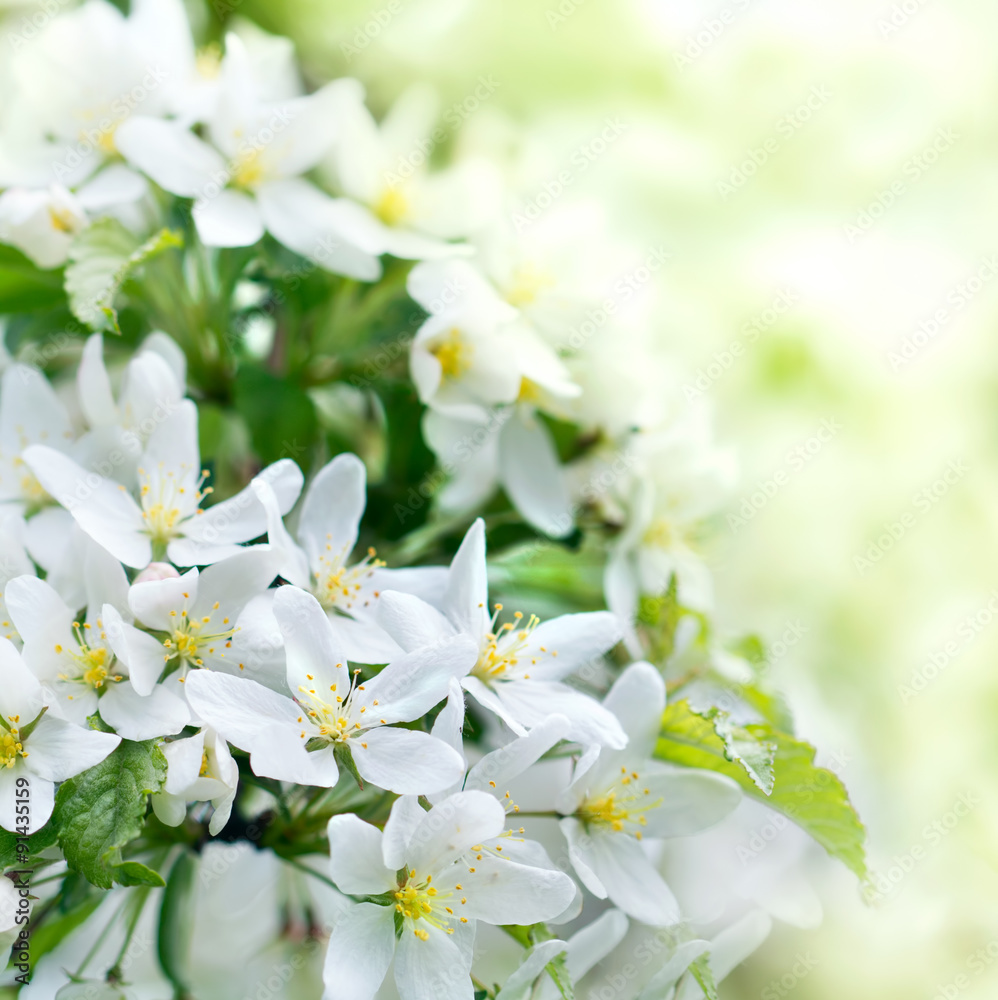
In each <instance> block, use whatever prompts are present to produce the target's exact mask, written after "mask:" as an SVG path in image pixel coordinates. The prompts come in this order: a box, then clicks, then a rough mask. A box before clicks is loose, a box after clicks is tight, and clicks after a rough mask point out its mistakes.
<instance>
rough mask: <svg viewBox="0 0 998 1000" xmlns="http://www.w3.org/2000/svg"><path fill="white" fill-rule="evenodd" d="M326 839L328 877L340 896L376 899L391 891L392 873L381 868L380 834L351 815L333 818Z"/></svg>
mask: <svg viewBox="0 0 998 1000" xmlns="http://www.w3.org/2000/svg"><path fill="white" fill-rule="evenodd" d="M326 831H327V833H328V836H329V877H330V878H331V879H332V880H333V881H334V882H335V883H336V885H337V887H338V888H339V890H340V892H345V893H347V894H349V895H352V896H363V895H367V894H370V895H372V896H373V895H377V894H378V893H381V892H387V891H388V890H390V889H393V888H395V884H396V883H395V870H394V869H391V868H386V867H385V861H384V856H383V855H382V851H381V839H382V833H381V831H380V830H379V829H378V828H377V827H376V826H371V824H370V823H365V822H364V821H363V820H362V819H361V818H360V817H359V816H356V815H355V814H353V813H344V814H341V815H339V816H334V817H333V818H332V819H331V820H330V821H329V825H328V826H327V828H326Z"/></svg>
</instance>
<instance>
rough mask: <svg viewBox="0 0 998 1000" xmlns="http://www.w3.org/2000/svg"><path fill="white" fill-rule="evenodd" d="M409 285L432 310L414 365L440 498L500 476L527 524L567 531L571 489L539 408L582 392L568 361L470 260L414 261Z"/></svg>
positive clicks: (491, 485)
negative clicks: (443, 476)
mask: <svg viewBox="0 0 998 1000" xmlns="http://www.w3.org/2000/svg"><path fill="white" fill-rule="evenodd" d="M408 288H409V294H410V295H411V296H412V297H413V298H414V299H415V300H416V301H417V302H419V303H420V305H422V306H423V307H424V308H425V309H427V310H428V311H429V312H430V314H431V315H430V318H429V319H427V320H426V322H425V323H424V324H423V326H421V327H420V329H419V331H418V332H417V334H416V336H415V338H414V339H413V343H412V347H411V350H410V368H411V371H412V378H413V381H414V382H415V384H416V387H417V389H418V390H419V394H420V399H421V400H422V401H423V402H424V403H426V404H427V406H428V407H429V408H430V409H429V411H428V412H427V414H426V417H425V419H424V423H423V431H424V434H425V436H426V440H427V442H428V443H429V445H430V447H431V448H433V450H434V452H435V453H436V454H437V456H438V458H439V459H440V461H441V464H442V466H443V467H444V468H445V469H447V470H448V472H449V473H450V474H451V477H452V479H451V482H450V483H449V484H448V486H447V488H446V490H445V492H444V494H443V495H442V497H441V499H442V502H443V503H444V505H445V506H446V507H449V508H450V509H453V510H459V511H463V510H467V509H471V508H473V507H474V506H477V505H478V504H481V503H483V502H485V501H486V500H487V499H488V498H489V497H490V496H491V495H492V493H494V492H495V490H496V489H497V488H498V487H499V486H500V485H501V486H503V487H504V488H505V489H506V491H507V492H508V494H509V496H510V498H511V499H512V501H513V503H514V504H515V505H516V507H517V509H518V510H519V511H520V512H521V513H522V514H523V516H524V517H525V518H526V519H527V520H528V521H530V523H531V524H534V525H535V526H537V527H539V528H540V529H541V530H543V531H545V532H546V533H548V534H551V535H555V536H558V535H564V534H566V533H567V532H568V531H570V530H571V525H572V518H571V517H570V516H569V514H568V507H569V497H568V491H567V488H566V485H565V482H564V477H563V474H562V470H561V466H560V464H559V462H558V456H557V452H556V451H555V447H554V444H553V442H552V440H551V436H550V434H549V432H548V430H547V428H546V427H545V426H544V425H543V423H542V422H541V421H540V419H539V418H538V415H537V413H538V410H543V411H547V412H553V413H558V412H560V411H561V410H562V409H563V404H564V402H565V401H567V400H570V399H572V398H574V397H575V396H576V395H577V394H578V392H579V390H578V387H577V386H575V385H574V384H573V383H572V381H571V379H570V377H569V374H568V370H567V369H566V368H565V366H564V364H563V363H562V362H561V360H560V359H559V358H558V356H557V355H556V354H555V352H554V351H553V350H552V349H551V348H550V347H549V346H548V345H547V344H546V343H544V341H543V340H542V339H541V338H540V337H539V336H538V335H537V334H536V333H535V332H534V330H532V329H531V328H530V327H529V326H528V325H527V324H525V323H523V322H522V321H520V320H519V319H518V313H517V311H516V310H515V309H513V308H512V307H511V306H510V305H509V304H508V303H507V302H505V301H504V300H503V299H502V298H501V297H500V296H499V294H498V292H497V291H496V289H495V288H494V287H493V286H492V285H490V284H489V283H488V282H487V281H486V279H485V278H484V277H483V276H482V275H481V273H480V272H478V271H477V270H476V269H475V268H474V267H472V265H470V264H468V263H467V262H465V261H444V262H439V263H437V262H433V263H424V264H419V265H417V266H416V267H415V268H413V270H412V272H411V273H410V275H409V280H408ZM496 407H499V409H498V410H497V409H496Z"/></svg>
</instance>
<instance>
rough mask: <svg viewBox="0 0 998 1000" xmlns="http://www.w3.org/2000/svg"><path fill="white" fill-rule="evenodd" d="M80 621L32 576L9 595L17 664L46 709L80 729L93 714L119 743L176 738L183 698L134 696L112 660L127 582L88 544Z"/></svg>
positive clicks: (159, 692)
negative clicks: (37, 687) (37, 686)
mask: <svg viewBox="0 0 998 1000" xmlns="http://www.w3.org/2000/svg"><path fill="white" fill-rule="evenodd" d="M84 576H85V581H84V582H85V588H86V592H87V601H86V608H87V613H86V615H85V616H82V617H78V616H77V614H76V611H75V610H73V609H72V608H70V607H68V606H67V605H66V603H65V602H64V601H63V600H62V598H61V597H60V596H59V594H58V593H57V592H56V591H55V590H54V589H53V588H52V587H51V586H50V585H49V584H48V583H47V582H46V581H43V580H39V579H37V578H36V577H34V576H22V577H20V578H18V579H16V580H12V581H11V582H10V584H9V585H8V588H7V597H8V607H9V610H10V615H11V619H12V621H13V622H14V624H15V625H16V626H17V628H18V631H19V632H20V634H21V637H22V639H23V640H24V650H23V652H22V657H23V659H24V662H25V663H26V664H27V665H28V666H29V667H30V668H31V670H32V672H33V673H34V674H35V676H36V677H38V678H39V680H41V681H42V683H43V685H44V687H45V689H46V693H47V699H46V700H47V702H48V704H49V706H50V708H51V710H52V711H53V712H54V713H55V714H57V715H59V716H60V717H62V718H64V719H67V720H68V721H70V722H73V723H75V724H76V725H79V726H85V725H86V722H87V718H88V717H89V716H90V715H93V714H94V713H95V712H99V713H100V715H101V718H103V720H104V721H105V722H106V723H107V724H108V725H110V726H111V727H112V728H114V729H115V730H116V731H117V732H118V734H119V735H120V736H123V737H124V738H125V739H130V740H147V739H154V738H156V737H159V736H164V735H172V734H173V733H178V732H180V730H181V729H183V728H184V726H185V725H186V724H187V723H188V721H189V719H190V713H189V712H188V710H187V706H186V705H185V703H184V701H183V700H182V699H181V698H178V697H177V696H176V695H175V694H173V693H171V692H169V691H167V690H166V689H163V688H157V689H156V690H155V691H153V692H149V695H150V696H149V697H145V698H142V697H140V696H139V695H138V694H137V693H136V692H135V690H134V688H133V687H132V685H131V683H130V682H129V681H128V679H127V668H126V667H125V665H124V664H123V663H122V662H121V661H120V660H119V659H118V657H117V655H116V652H115V647H116V646H117V647H118V648H120V647H121V644H122V632H123V629H124V628H125V621H124V620H123V617H122V612H123V613H124V616H125V618H126V619H127V620H128V621H131V617H132V616H131V614H130V612H129V610H128V604H127V597H128V579H127V577H126V576H125V573H124V570H123V569H122V568H121V564H120V563H119V562H118V561H117V560H116V559H115V558H114V557H113V556H111V555H110V553H108V552H106V551H105V550H104V549H102V548H100V546H98V545H96V544H94V543H93V542H90V543H89V548H88V552H87V556H86V560H85V567H84Z"/></svg>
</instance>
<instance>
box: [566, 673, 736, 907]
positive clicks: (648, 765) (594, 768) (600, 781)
mask: <svg viewBox="0 0 998 1000" xmlns="http://www.w3.org/2000/svg"><path fill="white" fill-rule="evenodd" d="M603 704H604V707H606V708H608V709H609V710H610V711H612V712H613V714H614V715H615V716H616V717H617V718H618V719H619V720H620V723H621V725H622V727H623V728H624V730H625V731H626V732H627V734H628V737H629V742H628V745H627V748H626V749H624V750H617V751H611V750H607V749H606V748H601V749H600V750H599V752H598V756H596V755H594V754H592V753H589V754H586V755H584V756H583V758H582V759H581V760H580V762H579V764H578V766H577V767H576V771H575V775H574V777H573V781H572V784H571V785H570V786H569V788H568V789H567V790H566V791H565V793H564V795H563V796H562V798H561V801H560V802H559V803H558V810H559V812H561V813H563V814H564V815H565V816H566V817H567V818H566V819H563V820H562V821H561V828H562V832H563V833H564V834H565V838H566V840H567V841H568V844H569V857H570V858H571V861H572V864H573V866H574V867H575V871H576V873H577V874H578V876H579V878H580V879H581V880H582V882H583V884H584V885H585V886H586V888H587V889H589V891H590V892H592V893H593V895H595V896H598V897H600V898H601V899H605V898H607V897H609V898H610V900H611V901H612V902H613V903H614V904H615V905H616V906H618V907H619V908H620V909H621V910H623V911H624V913H626V914H627V915H628V916H631V917H633V918H634V919H635V920H640V921H641V922H642V923H646V924H653V925H663V926H664V925H668V924H673V923H675V922H677V921H678V920H679V906H678V904H677V903H676V899H675V897H674V896H673V894H672V891H671V890H670V889H669V887H668V886H667V885H666V884H665V882H664V881H663V879H662V877H661V876H660V875H659V873H658V871H657V870H656V868H655V866H654V865H653V864H652V862H651V860H650V858H649V857H648V856H647V854H646V853H645V851H644V847H643V845H642V843H641V841H642V839H643V838H644V837H645V835H647V836H649V837H686V836H689V835H691V834H693V833H698V832H699V831H700V830H704V829H706V828H707V827H709V826H713V825H714V824H715V823H718V822H720V820H722V819H723V818H724V817H725V816H727V815H728V813H730V812H731V811H732V810H733V809H734V808H735V807H736V806H737V805H738V803H739V801H740V800H741V792H740V791H739V789H738V785H737V784H736V783H735V782H734V781H732V780H731V779H730V778H725V777H724V776H723V775H719V774H714V773H712V772H709V771H691V770H680V769H673V768H670V767H668V766H666V765H665V764H661V763H658V762H656V761H653V760H651V759H650V758H651V755H652V751H653V749H654V746H655V740H656V739H657V738H658V733H659V729H660V726H661V719H662V713H663V711H664V710H665V682H664V681H663V680H662V677H661V675H660V674H659V672H658V671H657V670H656V669H655V668H654V667H653V666H651V664H648V663H635V664H632V665H631V666H630V667H628V668H627V670H625V671H624V673H623V674H621V676H620V677H619V678H618V679H617V681H616V682H615V683H614V685H613V687H612V688H611V690H610V693H609V694H608V695H607V696H606V700H605V701H604V703H603Z"/></svg>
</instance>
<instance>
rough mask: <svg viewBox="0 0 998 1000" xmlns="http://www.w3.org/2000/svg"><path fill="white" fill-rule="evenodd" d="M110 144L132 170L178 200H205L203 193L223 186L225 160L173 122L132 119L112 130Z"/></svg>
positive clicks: (140, 116)
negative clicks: (178, 196) (208, 189)
mask: <svg viewBox="0 0 998 1000" xmlns="http://www.w3.org/2000/svg"><path fill="white" fill-rule="evenodd" d="M114 142H115V145H116V146H117V147H118V149H119V151H120V152H121V155H122V156H124V157H125V159H126V160H128V162H129V163H131V164H132V166H135V167H138V168H139V170H141V171H142V172H143V173H144V174H145V175H146V176H147V177H151V178H152V179H153V180H154V181H155V182H156V183H157V184H158V185H159V186H160V187H161V188H163V190H164V191H169V192H170V193H171V194H177V195H180V196H181V197H182V198H195V197H198V196H199V195H200V196H202V197H203V196H205V194H206V189H207V186H208V185H209V184H211V183H212V182H213V175H215V176H216V178H221V180H220V181H219V180H218V179H215V180H214V183H215V184H218V183H222V184H224V183H225V182H226V181H225V177H226V170H225V160H224V159H223V158H222V157H221V156H220V155H219V154H218V153H217V152H216V151H215V150H214V149H212V147H211V146H209V145H208V143H206V142H205V141H204V140H203V139H199V138H198V137H197V136H196V135H194V133H193V132H191V131H190V130H189V129H187V128H184V127H183V126H182V125H179V124H176V123H174V122H167V121H163V120H162V119H158V118H147V117H145V116H143V115H132V116H131V117H130V118H128V119H127V120H126V121H123V122H122V123H121V125H119V126H118V128H117V129H116V130H115V133H114Z"/></svg>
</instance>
